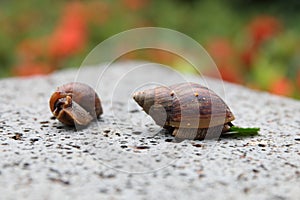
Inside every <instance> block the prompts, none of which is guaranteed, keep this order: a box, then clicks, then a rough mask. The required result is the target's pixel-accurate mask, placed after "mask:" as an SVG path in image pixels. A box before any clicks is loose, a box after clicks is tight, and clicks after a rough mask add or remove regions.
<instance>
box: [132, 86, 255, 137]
mask: <svg viewBox="0 0 300 200" xmlns="http://www.w3.org/2000/svg"><path fill="white" fill-rule="evenodd" d="M133 98H134V100H135V101H136V102H137V103H138V104H139V105H140V106H141V107H142V108H143V110H144V111H145V112H146V113H147V114H149V115H150V116H151V117H152V118H153V120H154V121H155V122H156V124H158V125H160V126H162V127H164V128H165V129H168V130H169V131H171V132H172V134H173V135H174V136H175V137H176V138H179V139H204V138H213V137H218V136H220V134H221V133H225V132H228V131H229V130H230V129H231V128H232V127H233V124H232V123H231V121H233V120H234V119H235V117H234V115H233V114H232V112H231V111H230V109H229V107H228V106H227V105H226V104H225V102H224V101H223V100H222V99H221V98H220V97H219V96H218V95H217V94H216V93H214V92H213V91H212V90H210V89H208V88H207V87H204V86H201V85H199V84H196V83H180V84H175V85H171V86H169V87H164V86H159V87H156V88H154V89H148V90H145V91H141V92H136V93H135V94H134V95H133ZM240 129H243V128H240ZM245 130H246V129H245ZM247 130H248V131H257V129H255V130H254V129H247ZM247 130H246V131H247Z"/></svg>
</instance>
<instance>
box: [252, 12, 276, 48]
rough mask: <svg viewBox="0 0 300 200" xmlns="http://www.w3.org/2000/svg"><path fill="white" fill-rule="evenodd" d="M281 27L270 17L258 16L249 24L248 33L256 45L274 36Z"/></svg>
mask: <svg viewBox="0 0 300 200" xmlns="http://www.w3.org/2000/svg"><path fill="white" fill-rule="evenodd" d="M281 27H282V25H281V23H280V21H279V20H278V19H276V18H275V17H272V16H259V17H257V18H255V19H254V20H253V21H252V22H251V23H250V24H249V31H250V34H251V37H252V39H253V40H254V42H255V43H256V44H260V43H261V42H264V41H265V40H267V39H269V38H271V37H272V36H274V35H276V34H277V33H278V32H279V31H280V29H281Z"/></svg>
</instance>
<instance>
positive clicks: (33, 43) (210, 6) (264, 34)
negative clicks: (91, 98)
mask: <svg viewBox="0 0 300 200" xmlns="http://www.w3.org/2000/svg"><path fill="white" fill-rule="evenodd" d="M299 8H300V2H298V1H296V0H291V1H289V2H288V3H287V2H285V1H281V0H272V1H271V0H264V1H261V0H244V1H239V0H228V1H222V0H215V1H210V0H189V1H188V0H164V1H160V0H103V1H100V0H86V1H70V0H69V1H67V0H65V1H51V0H44V1H39V0H27V1H9V0H2V1H1V2H0V22H1V32H0V66H1V67H0V77H7V76H29V75H35V74H48V73H51V72H53V71H55V70H58V69H61V68H66V67H72V66H73V67H76V66H77V67H78V66H80V64H81V62H82V61H83V59H84V58H85V56H86V55H87V54H88V52H89V51H90V50H92V49H93V48H94V47H95V46H96V45H97V44H99V43H100V42H101V41H103V40H105V39H107V38H108V37H110V36H112V35H114V34H117V33H119V32H121V31H125V30H127V29H131V28H136V27H144V26H159V27H165V28H171V29H174V30H177V31H180V32H182V33H185V34H187V35H188V36H190V37H192V38H193V39H195V40H197V41H198V42H199V43H200V44H201V45H203V46H204V47H205V49H206V50H207V51H208V52H209V53H210V55H211V56H212V57H213V59H214V61H215V62H216V64H217V66H218V68H219V71H220V72H221V75H222V78H223V79H224V80H227V81H231V82H235V83H240V84H244V85H247V86H248V87H251V88H256V89H262V90H267V91H270V92H272V93H275V94H279V95H286V96H290V97H295V98H300V90H299V88H300V55H299V54H300V48H299V43H300V38H299V37H298V35H299V33H300V26H299V25H298V23H299V21H300V13H299V12H298V10H299ZM120 59H146V60H150V61H155V62H160V63H163V64H168V65H170V66H173V67H175V68H176V69H178V70H182V71H187V72H192V73H193V72H194V71H193V70H190V69H189V68H188V67H186V66H187V63H184V61H182V60H180V59H178V57H176V56H175V55H172V54H170V53H168V52H163V51H159V50H156V51H155V50H145V51H143V52H132V53H129V54H127V55H124V56H122V57H121V58H120ZM183 66H184V67H183ZM207 74H209V72H207ZM210 75H212V76H214V74H210Z"/></svg>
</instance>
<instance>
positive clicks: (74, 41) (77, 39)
mask: <svg viewBox="0 0 300 200" xmlns="http://www.w3.org/2000/svg"><path fill="white" fill-rule="evenodd" d="M86 39H87V29H86V20H85V18H84V8H83V6H82V5H81V4H80V3H78V2H75V3H69V4H67V7H66V8H65V10H64V16H63V17H62V19H61V21H60V23H59V25H58V27H57V29H56V30H55V31H54V33H53V34H52V35H51V36H50V40H49V42H50V43H49V53H50V55H52V56H54V57H65V56H69V55H72V54H75V53H77V52H78V51H80V50H81V49H83V47H84V45H85V43H86Z"/></svg>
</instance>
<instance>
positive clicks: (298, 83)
mask: <svg viewBox="0 0 300 200" xmlns="http://www.w3.org/2000/svg"><path fill="white" fill-rule="evenodd" d="M297 86H298V92H300V70H299V71H298V76H297Z"/></svg>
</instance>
